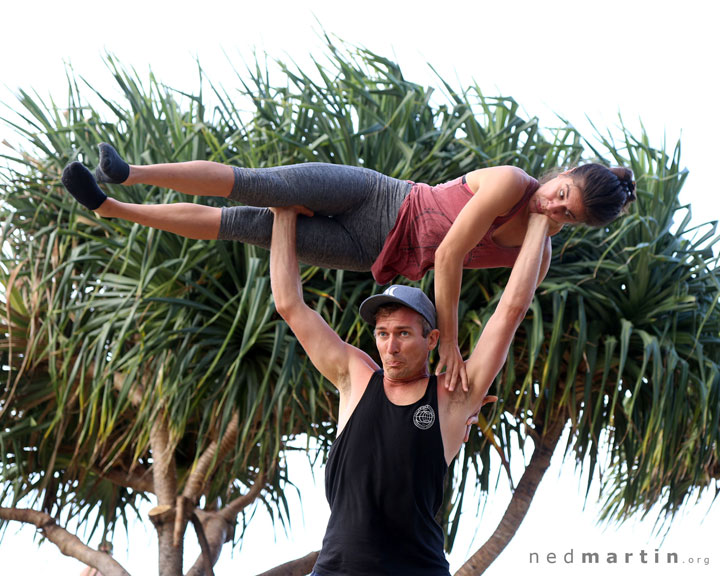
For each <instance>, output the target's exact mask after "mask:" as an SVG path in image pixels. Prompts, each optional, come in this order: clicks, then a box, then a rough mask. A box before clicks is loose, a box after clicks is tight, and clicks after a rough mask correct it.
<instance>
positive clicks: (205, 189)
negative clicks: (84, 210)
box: [123, 160, 235, 197]
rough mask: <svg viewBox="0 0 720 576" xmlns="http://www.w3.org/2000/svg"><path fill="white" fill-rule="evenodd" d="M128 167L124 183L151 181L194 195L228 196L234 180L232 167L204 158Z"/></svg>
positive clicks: (156, 184) (150, 182) (129, 184)
mask: <svg viewBox="0 0 720 576" xmlns="http://www.w3.org/2000/svg"><path fill="white" fill-rule="evenodd" d="M129 168H130V171H129V174H128V177H127V179H126V180H125V181H124V182H123V185H125V186H132V185H133V184H148V185H150V186H158V187H160V188H170V189H172V190H177V191H178V192H181V193H182V194H190V195H193V196H223V197H225V196H228V195H229V194H230V192H231V191H232V188H233V184H234V182H235V177H234V176H233V169H232V167H231V166H225V165H224V164H218V163H217V162H207V161H205V160H193V161H191V162H178V163H175V164H152V165H149V166H133V165H130V166H129Z"/></svg>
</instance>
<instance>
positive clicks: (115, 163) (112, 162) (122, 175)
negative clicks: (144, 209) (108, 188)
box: [95, 142, 130, 184]
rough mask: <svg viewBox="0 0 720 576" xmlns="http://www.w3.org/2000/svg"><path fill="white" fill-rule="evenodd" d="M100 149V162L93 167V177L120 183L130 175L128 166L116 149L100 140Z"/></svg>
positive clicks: (99, 180)
mask: <svg viewBox="0 0 720 576" xmlns="http://www.w3.org/2000/svg"><path fill="white" fill-rule="evenodd" d="M98 149H99V150H100V163H99V164H98V167H97V168H95V179H96V180H97V181H98V182H107V183H109V184H122V183H123V182H125V180H127V178H128V176H129V175H130V166H129V165H128V163H127V162H125V160H123V159H122V158H121V157H120V154H118V152H117V150H115V148H113V147H112V146H110V144H106V143H105V142H101V143H100V144H98Z"/></svg>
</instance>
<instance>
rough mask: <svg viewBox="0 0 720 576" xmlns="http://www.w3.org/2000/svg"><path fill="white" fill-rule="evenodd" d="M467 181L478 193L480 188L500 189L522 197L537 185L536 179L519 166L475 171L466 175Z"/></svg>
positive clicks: (495, 167)
mask: <svg viewBox="0 0 720 576" xmlns="http://www.w3.org/2000/svg"><path fill="white" fill-rule="evenodd" d="M465 180H466V182H467V184H468V186H469V187H470V189H471V190H472V191H473V193H476V192H477V191H478V190H480V188H487V189H489V188H500V189H502V190H503V191H504V192H505V193H506V194H509V195H510V196H518V197H520V196H522V195H523V194H524V193H525V190H527V188H528V187H529V186H531V185H536V184H537V181H536V180H535V178H533V177H532V176H530V175H529V174H528V173H527V172H525V171H524V170H523V169H522V168H518V167H517V166H492V167H490V168H481V169H479V170H473V171H472V172H468V173H467V174H466V175H465Z"/></svg>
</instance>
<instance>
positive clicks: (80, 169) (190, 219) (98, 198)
mask: <svg viewBox="0 0 720 576" xmlns="http://www.w3.org/2000/svg"><path fill="white" fill-rule="evenodd" d="M62 183H63V185H64V186H65V188H66V189H67V190H68V192H70V194H72V195H73V196H74V197H75V198H76V199H77V200H78V201H79V202H80V203H81V204H83V205H84V206H85V207H87V208H89V209H90V210H93V211H94V212H95V213H97V214H98V215H99V216H103V217H106V218H122V219H123V220H128V221H130V222H135V223H137V224H142V225H143V226H150V227H152V228H157V229H158V230H166V231H167V232H173V233H174V234H179V235H181V236H185V237H186V238H193V239H197V240H215V239H217V237H218V233H219V232H220V218H221V212H222V210H221V209H220V208H214V207H212V206H203V205H200V204H187V203H178V204H155V205H152V204H130V203H126V202H120V201H118V200H115V199H114V198H108V197H107V196H106V195H105V193H104V192H103V191H102V190H101V189H100V187H99V186H98V185H97V182H96V181H95V178H94V177H93V175H92V174H91V172H90V170H88V169H87V168H86V167H85V166H83V165H82V164H81V163H80V162H73V163H71V164H69V165H68V166H67V167H66V168H65V170H63V175H62Z"/></svg>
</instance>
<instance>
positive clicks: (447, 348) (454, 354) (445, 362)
mask: <svg viewBox="0 0 720 576" xmlns="http://www.w3.org/2000/svg"><path fill="white" fill-rule="evenodd" d="M438 353H439V355H440V358H439V359H438V364H437V368H436V369H435V375H436V376H439V375H440V374H441V373H442V372H443V368H445V388H447V389H448V390H449V391H450V392H452V391H453V390H455V387H456V386H457V385H458V383H460V384H462V389H463V390H464V391H465V392H467V391H468V377H467V371H466V370H465V361H464V360H463V357H462V354H460V348H459V347H458V345H457V342H448V341H447V340H443V338H442V334H441V335H440V343H439V344H438Z"/></svg>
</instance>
